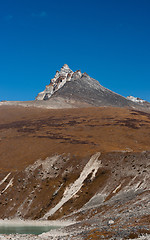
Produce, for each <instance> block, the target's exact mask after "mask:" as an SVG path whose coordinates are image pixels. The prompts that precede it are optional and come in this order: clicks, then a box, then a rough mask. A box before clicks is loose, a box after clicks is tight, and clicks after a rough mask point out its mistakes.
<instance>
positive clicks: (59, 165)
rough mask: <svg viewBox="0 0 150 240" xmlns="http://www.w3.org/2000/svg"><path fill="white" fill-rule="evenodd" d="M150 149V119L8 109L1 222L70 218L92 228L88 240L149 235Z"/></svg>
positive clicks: (93, 111)
mask: <svg viewBox="0 0 150 240" xmlns="http://www.w3.org/2000/svg"><path fill="white" fill-rule="evenodd" d="M149 150H150V114H148V113H144V112H140V111H136V110H133V109H132V110H131V109H127V108H124V109H123V108H112V107H109V108H108V107H107V108H106V107H105V108H83V109H60V110H46V109H38V108H23V107H13V106H9V107H8V106H1V107H0V192H1V195H0V205H1V207H0V218H5V217H23V218H32V219H39V218H42V219H47V218H48V219H56V218H60V217H64V216H66V218H71V219H72V218H73V219H75V220H82V224H83V228H82V230H83V229H84V227H85V226H88V229H89V230H88V231H87V228H86V230H85V232H84V234H85V235H86V237H87V239H90V237H89V238H88V236H90V234H95V235H94V236H98V237H99V236H100V235H102V234H104V232H105V231H104V230H107V235H108V237H111V236H114V234H115V232H116V229H120V230H118V231H120V232H121V231H126V230H127V228H128V227H129V226H132V227H135V228H136V227H139V226H140V229H142V230H141V231H147V232H148V228H149V216H150V212H149V191H150V180H149V169H150V152H149ZM87 216H88V218H89V220H87V221H86V222H84V220H85V219H87ZM110 219H113V221H114V223H113V224H112V225H111V227H109V228H111V229H110V233H109V232H108V229H105V227H108V222H109V220H110ZM91 223H92V224H93V225H92V224H91ZM101 228H102V229H101ZM70 229H71V228H70ZM94 229H95V230H94ZM93 230H94V231H95V232H92V231H93ZM123 233H124V232H123ZM130 233H132V232H131V231H129V232H128V233H126V234H127V235H129V234H130ZM124 234H125V233H124ZM85 235H84V237H85ZM80 236H82V234H81V233H80ZM83 239H85V238H83ZM93 239H94V238H93ZM97 239H100V238H97Z"/></svg>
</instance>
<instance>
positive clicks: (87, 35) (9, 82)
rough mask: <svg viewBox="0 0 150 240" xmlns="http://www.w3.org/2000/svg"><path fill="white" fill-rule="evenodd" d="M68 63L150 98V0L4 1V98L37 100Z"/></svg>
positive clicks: (0, 64)
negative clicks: (37, 96) (38, 95)
mask: <svg viewBox="0 0 150 240" xmlns="http://www.w3.org/2000/svg"><path fill="white" fill-rule="evenodd" d="M64 63H67V64H68V65H69V66H70V68H71V69H72V70H73V71H75V70H77V69H81V71H82V72H87V73H88V74H89V75H90V76H91V77H93V78H95V79H97V80H98V81H99V82H100V83H101V84H102V85H103V86H105V87H107V88H109V89H111V90H112V91H115V92H117V93H119V94H121V95H123V96H128V95H133V96H137V97H141V98H143V99H146V100H148V101H150V94H149V93H150V1H149V0H55V1H54V0H53V1H51V0H25V1H23V0H22V1H21V0H5V1H1V3H0V100H33V99H34V98H35V97H36V95H37V93H38V92H40V91H42V90H44V88H45V85H47V84H49V81H50V79H51V78H52V77H53V76H54V74H55V72H56V70H59V69H60V68H61V66H62V65H63V64H64Z"/></svg>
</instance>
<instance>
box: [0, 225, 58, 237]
mask: <svg viewBox="0 0 150 240" xmlns="http://www.w3.org/2000/svg"><path fill="white" fill-rule="evenodd" d="M56 228H58V227H56V226H8V225H3V226H0V234H7V235H9V234H15V233H18V234H35V235H39V234H41V233H43V232H48V231H50V230H51V229H56Z"/></svg>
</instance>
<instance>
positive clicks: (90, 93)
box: [36, 64, 150, 109]
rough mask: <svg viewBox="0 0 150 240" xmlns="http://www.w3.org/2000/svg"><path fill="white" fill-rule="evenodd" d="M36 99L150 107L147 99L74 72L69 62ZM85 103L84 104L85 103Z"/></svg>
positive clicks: (75, 104)
mask: <svg viewBox="0 0 150 240" xmlns="http://www.w3.org/2000/svg"><path fill="white" fill-rule="evenodd" d="M36 100H49V104H52V103H53V102H54V101H55V102H59V101H60V102H64V104H65V103H68V104H72V103H74V106H77V107H78V106H79V104H78V103H80V105H81V106H86V105H87V106H115V107H135V108H148V109H149V108H150V104H148V103H147V104H146V101H144V100H140V99H139V98H134V97H131V96H130V97H127V98H125V97H123V96H121V95H119V94H117V93H115V92H112V91H111V90H109V89H107V88H105V87H103V86H102V85H101V84H100V83H99V82H98V81H97V80H95V79H93V78H91V77H90V76H89V75H88V74H87V73H81V71H80V70H77V71H75V72H73V71H72V70H71V69H70V68H69V66H68V65H67V64H64V66H63V67H62V68H61V70H60V71H57V72H56V75H55V76H54V78H53V79H51V81H50V84H49V85H48V86H46V88H45V90H44V91H43V92H40V93H39V94H38V96H37V97H36ZM83 104H84V105H83Z"/></svg>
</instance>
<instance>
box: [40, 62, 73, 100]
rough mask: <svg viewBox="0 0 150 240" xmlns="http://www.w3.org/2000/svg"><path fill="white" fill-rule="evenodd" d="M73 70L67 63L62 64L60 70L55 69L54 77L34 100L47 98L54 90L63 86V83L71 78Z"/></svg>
mask: <svg viewBox="0 0 150 240" xmlns="http://www.w3.org/2000/svg"><path fill="white" fill-rule="evenodd" d="M73 73H74V72H73V71H72V70H71V69H70V68H69V66H68V65H67V64H64V65H63V67H62V68H61V69H60V71H56V74H55V76H54V78H52V79H51V81H50V84H49V85H48V86H46V88H45V90H44V91H43V92H40V93H39V94H38V96H37V97H36V100H47V99H49V98H50V97H51V96H52V95H53V93H54V92H56V91H57V90H58V89H60V88H61V87H63V86H64V84H65V83H66V82H68V81H70V80H71V77H72V75H73Z"/></svg>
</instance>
